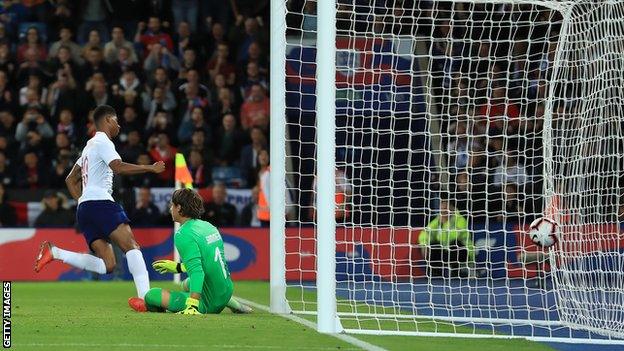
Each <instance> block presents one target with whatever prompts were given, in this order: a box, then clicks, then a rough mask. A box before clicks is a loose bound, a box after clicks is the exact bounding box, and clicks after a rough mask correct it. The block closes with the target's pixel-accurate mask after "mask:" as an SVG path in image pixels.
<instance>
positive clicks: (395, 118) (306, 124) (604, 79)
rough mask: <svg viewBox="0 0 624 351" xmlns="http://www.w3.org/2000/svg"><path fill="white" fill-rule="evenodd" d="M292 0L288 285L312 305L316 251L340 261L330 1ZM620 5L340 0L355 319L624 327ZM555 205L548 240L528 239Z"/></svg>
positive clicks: (561, 330)
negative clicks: (320, 173)
mask: <svg viewBox="0 0 624 351" xmlns="http://www.w3.org/2000/svg"><path fill="white" fill-rule="evenodd" d="M286 4H287V15H286V22H287V33H286V34H287V40H286V43H285V45H286V58H285V59H286V105H287V108H286V120H287V128H286V143H287V144H286V148H287V149H286V169H287V174H286V178H287V185H286V190H287V207H286V211H287V213H286V217H287V228H286V262H285V265H286V278H287V282H288V283H287V284H288V289H287V299H288V302H289V304H290V306H291V308H292V309H293V311H295V313H303V314H305V313H310V314H313V313H315V311H316V297H315V290H314V287H315V279H316V274H315V272H316V262H317V260H319V259H334V258H329V257H317V254H316V237H317V236H318V235H327V233H318V232H317V231H316V226H315V223H317V222H318V221H321V220H322V218H316V211H315V206H316V205H315V202H316V194H317V188H316V180H315V174H316V166H317V165H316V161H315V160H316V147H317V142H316V140H317V134H316V128H315V124H316V119H317V118H323V116H318V115H317V114H316V107H315V104H316V99H315V91H316V78H315V74H316V65H315V55H316V46H317V43H316V32H317V30H322V23H321V22H319V21H318V18H317V16H316V5H317V3H316V1H312V0H300V1H286ZM622 6H623V5H622V4H620V3H618V2H609V3H607V2H605V3H604V4H603V3H598V2H595V3H585V4H574V3H568V2H516V3H514V2H494V1H491V2H487V3H485V2H459V1H455V2H442V1H411V0H403V1H381V0H379V1H374V0H373V1H367V2H360V1H356V0H340V1H337V6H336V18H337V21H336V30H337V38H336V50H337V51H336V83H335V85H336V150H335V157H336V190H335V191H336V214H335V216H336V222H337V229H336V253H337V254H336V258H335V259H336V287H337V307H338V314H339V316H340V320H341V322H342V325H343V327H344V328H345V329H347V330H348V331H353V332H371V333H422V332H436V333H447V334H448V333H452V334H458V335H460V334H490V335H502V334H505V335H515V336H533V337H540V336H543V337H563V338H589V339H604V338H612V337H618V336H621V332H622V322H623V318H624V316H623V315H622V312H621V311H622V309H621V306H622V300H623V298H624V296H623V295H622V294H623V293H622V292H623V291H624V290H623V286H622V285H623V284H624V283H623V280H622V278H621V277H619V276H618V273H621V272H622V268H624V261H622V257H621V254H620V253H619V241H620V234H619V222H618V218H617V213H618V211H621V210H620V206H621V205H620V202H619V198H620V195H621V194H620V187H619V174H620V167H621V166H620V165H621V162H620V159H621V152H620V150H621V148H620V144H621V141H620V140H621V138H620V130H621V122H620V118H619V114H620V111H621V110H622V106H621V96H622V94H621V91H620V89H622V88H623V87H624V85H623V83H624V81H623V80H622V78H623V77H622V75H623V74H624V73H623V72H622V68H624V67H622V64H623V61H622V60H623V59H622V55H621V52H622V50H624V47H623V45H622V41H623V38H624V35H623V34H624V33H622V28H624V26H623V20H622V19H621V18H622V16H621V15H622ZM278 59H279V58H278ZM544 175H545V176H544ZM623 208H624V207H623ZM445 209H448V214H449V215H448V220H445V219H444V218H446V216H442V217H444V218H439V215H440V214H444V213H447V211H445ZM544 210H545V211H546V213H547V214H551V215H552V216H556V218H557V219H558V220H559V221H560V223H561V225H560V230H561V232H562V233H561V240H560V242H559V244H558V245H557V246H556V247H554V248H553V249H550V250H545V249H542V248H539V247H536V246H535V245H533V244H532V243H531V242H530V240H529V239H528V237H527V235H526V232H527V230H528V228H527V227H528V223H531V222H532V221H533V219H535V218H537V217H540V216H542V215H543V214H544ZM565 218H568V219H567V220H569V221H568V222H566V220H564V219H565ZM570 218H571V219H570ZM436 221H438V222H439V221H442V222H445V223H446V224H438V226H436V225H435V224H436V223H435V222H436ZM432 222H433V223H432ZM430 225H431V227H430V228H431V230H424V229H425V228H426V227H427V226H430ZM449 226H451V230H450V231H447V230H444V231H441V230H437V229H436V228H445V229H446V228H448V227H449ZM448 233H450V234H448ZM596 237H599V238H601V239H600V240H593V239H592V238H594V239H595V238H596ZM603 241H604V242H605V243H604V244H601V243H603ZM590 242H593V243H592V244H590ZM607 242H608V244H607ZM606 248H609V250H606ZM603 251H605V252H604V253H601V252H603ZM607 251H608V252H607ZM620 275H621V274H620ZM551 277H553V278H554V279H551ZM571 326H572V327H577V326H581V327H582V328H583V329H584V330H579V329H572V328H570V327H571ZM605 328H606V329H608V331H607V332H600V330H602V329H605ZM605 334H606V336H605Z"/></svg>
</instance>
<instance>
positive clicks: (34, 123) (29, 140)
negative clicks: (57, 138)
mask: <svg viewBox="0 0 624 351" xmlns="http://www.w3.org/2000/svg"><path fill="white" fill-rule="evenodd" d="M53 136H54V130H52V127H51V126H50V124H49V123H48V122H47V121H46V120H45V117H43V115H42V114H41V113H40V112H39V111H37V110H36V109H32V108H29V109H27V110H26V112H25V113H24V117H23V119H22V121H21V122H20V123H19V124H18V125H17V129H16V130H15V140H16V141H17V142H19V143H21V149H22V150H25V149H26V148H27V147H28V146H29V145H30V146H33V145H34V144H38V142H39V141H41V139H42V138H43V139H49V138H52V137H53Z"/></svg>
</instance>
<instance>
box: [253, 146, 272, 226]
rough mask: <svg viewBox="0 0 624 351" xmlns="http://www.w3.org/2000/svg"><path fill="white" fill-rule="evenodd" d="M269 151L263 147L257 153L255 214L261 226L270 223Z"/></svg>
mask: <svg viewBox="0 0 624 351" xmlns="http://www.w3.org/2000/svg"><path fill="white" fill-rule="evenodd" d="M269 160H270V158H269V152H268V151H267V150H266V149H264V150H260V152H259V153H258V178H257V181H258V208H257V211H256V216H257V217H258V220H259V221H260V226H261V227H268V226H269V224H270V222H269V221H270V219H271V215H270V205H269V198H270V197H269V190H270V181H269V180H270V178H271V176H270V174H271V173H270V170H271V169H270V167H269Z"/></svg>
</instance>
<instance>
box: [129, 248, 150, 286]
mask: <svg viewBox="0 0 624 351" xmlns="http://www.w3.org/2000/svg"><path fill="white" fill-rule="evenodd" d="M126 260H127V261H128V270H129V271H130V274H132V278H133V279H134V285H135V286H136V289H137V296H138V297H140V298H143V297H144V296H145V294H146V293H147V291H148V290H149V289H150V283H149V275H148V274H147V268H146V267H145V260H144V259H143V254H142V253H141V251H140V250H137V249H133V250H130V251H128V252H126Z"/></svg>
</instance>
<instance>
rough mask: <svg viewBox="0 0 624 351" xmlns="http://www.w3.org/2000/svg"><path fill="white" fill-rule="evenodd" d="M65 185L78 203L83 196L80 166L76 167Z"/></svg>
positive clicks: (66, 179) (76, 165) (68, 176)
mask: <svg viewBox="0 0 624 351" xmlns="http://www.w3.org/2000/svg"><path fill="white" fill-rule="evenodd" d="M65 184H67V189H68V190H69V193H70V194H71V196H72V197H73V198H74V199H75V200H76V201H77V200H78V199H79V198H80V196H81V195H82V169H81V168H80V166H79V165H78V164H75V165H74V167H73V168H72V169H71V171H70V172H69V174H68V175H67V177H66V178H65Z"/></svg>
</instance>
